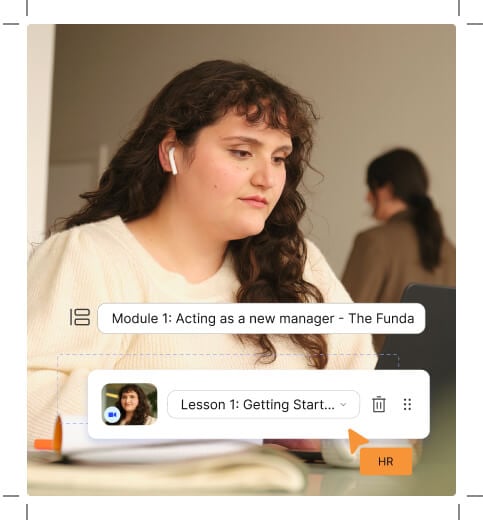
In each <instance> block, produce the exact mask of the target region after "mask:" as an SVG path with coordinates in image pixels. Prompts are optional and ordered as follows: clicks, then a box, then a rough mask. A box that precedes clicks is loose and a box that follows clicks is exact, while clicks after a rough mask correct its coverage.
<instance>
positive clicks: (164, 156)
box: [158, 129, 177, 173]
mask: <svg viewBox="0 0 483 520" xmlns="http://www.w3.org/2000/svg"><path fill="white" fill-rule="evenodd" d="M176 143H177V141H176V132H175V131H174V130H173V129H170V130H168V133H167V134H166V135H165V136H164V138H163V140H162V141H161V142H160V143H159V146H158V157H159V163H160V164H161V167H162V168H163V170H164V171H165V172H172V173H173V166H174V165H173V164H172V161H170V158H169V150H170V149H171V148H173V147H175V146H176Z"/></svg>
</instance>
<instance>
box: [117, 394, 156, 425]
mask: <svg viewBox="0 0 483 520" xmlns="http://www.w3.org/2000/svg"><path fill="white" fill-rule="evenodd" d="M115 406H116V408H117V409H118V410H120V412H121V418H120V419H119V422H117V423H115V424H120V425H130V424H153V423H154V422H155V419H154V417H152V416H151V415H150V413H151V406H150V404H149V401H148V398H147V397H146V394H145V393H144V391H143V389H142V388H141V387H140V386H139V385H134V384H127V385H124V386H123V387H122V388H121V389H120V390H119V399H118V400H117V402H116V404H115Z"/></svg>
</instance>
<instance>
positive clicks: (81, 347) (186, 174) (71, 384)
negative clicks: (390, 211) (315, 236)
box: [29, 60, 376, 438]
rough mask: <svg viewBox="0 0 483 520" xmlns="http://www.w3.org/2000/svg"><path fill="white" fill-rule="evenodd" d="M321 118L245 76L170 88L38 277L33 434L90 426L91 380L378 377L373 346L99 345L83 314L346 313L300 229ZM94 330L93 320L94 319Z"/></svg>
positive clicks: (342, 342) (250, 341)
mask: <svg viewBox="0 0 483 520" xmlns="http://www.w3.org/2000/svg"><path fill="white" fill-rule="evenodd" d="M314 121H315V116H314V112H313V109H312V106H311V105H310V103H309V102H307V101H306V100H305V99H304V98H303V97H301V96H300V95H299V94H297V93H296V92H294V91H293V90H291V89H290V88H288V87H286V86H284V85H282V84H281V83H279V82H278V81H276V80H274V79H273V78H271V77H269V76H267V75H266V74H264V73H263V72H261V71H259V70H256V69H254V68H252V67H250V66H248V65H244V64H239V63H232V62H228V61H221V60H216V61H209V62H204V63H201V64H199V65H197V66H195V67H193V68H191V69H189V70H185V71H184V72H182V73H180V74H179V75H177V76H176V77H175V78H174V79H172V80H171V81H170V82H169V83H168V84H167V85H166V86H165V87H164V88H163V89H162V90H161V91H160V92H159V94H158V95H157V96H156V97H155V98H154V99H153V100H152V102H151V103H150V104H149V106H148V107H147V110H146V113H145V115H144V117H143V119H142V121H141V122H140V124H139V126H138V127H137V128H136V129H135V130H134V132H133V133H132V134H131V136H130V137H129V138H128V139H127V140H126V142H125V143H124V144H123V145H122V146H121V148H120V149H119V150H118V151H117V153H116V154H115V155H114V157H113V159H112V160H111V162H110V164H109V166H108V168H107V170H106V171H105V173H104V175H103V176H102V178H101V180H100V185H99V188H98V189H97V190H96V191H94V192H90V193H86V194H84V195H83V198H84V199H85V200H86V205H85V207H84V208H83V209H82V210H81V211H79V212H78V213H76V214H74V215H73V216H71V217H69V218H67V219H66V220H65V222H64V226H63V227H64V230H63V231H62V232H60V233H57V234H54V235H53V236H51V237H50V238H49V239H48V240H47V241H46V242H45V243H43V244H42V245H41V246H40V247H39V248H38V249H37V250H36V251H35V253H34V255H33V256H32V258H31V261H30V269H29V340H30V345H29V368H30V375H29V411H30V416H29V417H30V420H29V426H30V428H29V430H30V437H31V438H32V437H33V438H35V437H45V436H46V435H48V434H49V433H50V431H51V428H52V424H53V421H54V418H55V415H56V413H59V412H60V413H63V414H75V415H82V414H85V410H86V404H85V402H84V401H85V398H84V396H85V390H84V388H85V384H86V377H87V374H88V372H89V370H91V369H95V368H98V369H99V368H104V369H157V368H159V369H179V368H181V369H182V368H190V369H191V368H198V369H203V368H206V369H255V368H258V369H288V368H290V369H309V368H312V369H314V368H315V369H323V368H326V369H347V368H373V367H374V365H375V362H376V358H375V356H374V353H373V348H372V344H371V341H370V337H369V336H368V335H352V334H343V335H337V336H336V335H334V336H330V335H329V336H322V335H311V334H305V335H304V334H299V335H291V336H276V335H275V336H268V335H264V334H260V335H246V336H241V337H240V336H236V335H226V334H202V335H194V334H178V335H166V334H163V335H156V334H146V335H135V334H133V335H131V334H126V335H118V334H101V333H100V332H99V331H98V330H97V327H96V324H95V323H92V321H91V325H90V326H82V327H73V326H71V325H70V324H69V312H70V311H71V310H72V309H77V308H86V309H89V310H90V312H91V318H92V316H93V315H95V313H96V310H97V307H98V306H99V305H100V304H101V303H105V302H121V303H122V302H126V303H127V302H139V303H143V302H170V303H175V302H199V303H203V302H274V303H276V302H292V303H294V302H300V303H304V302H348V301H350V298H349V296H348V294H347V293H346V291H345V290H344V288H343V287H342V285H341V283H340V282H339V281H338V280H337V278H336V277H335V275H334V273H333V272H332V270H331V269H330V267H329V266H328V264H327V262H326V260H325V258H324V257H323V255H322V254H321V253H320V251H319V250H318V249H317V248H316V247H315V245H313V244H312V243H311V242H309V241H307V240H305V239H304V237H303V235H302V232H301V231H300V229H299V222H300V219H301V218H302V216H303V214H304V211H305V203H304V200H303V198H302V196H301V195H300V193H299V192H298V186H299V184H300V181H301V179H302V175H303V172H304V169H305V168H307V167H308V166H309V158H310V152H311V149H312V144H313V141H312V133H313V123H314ZM94 318H95V316H94Z"/></svg>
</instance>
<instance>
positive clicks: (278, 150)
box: [221, 135, 292, 153]
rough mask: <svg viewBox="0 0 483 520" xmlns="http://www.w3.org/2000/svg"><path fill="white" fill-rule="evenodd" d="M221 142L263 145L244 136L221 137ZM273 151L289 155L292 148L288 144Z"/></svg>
mask: <svg viewBox="0 0 483 520" xmlns="http://www.w3.org/2000/svg"><path fill="white" fill-rule="evenodd" d="M221 140H222V141H234V140H238V141H242V142H244V143H248V144H253V145H256V146H261V145H263V143H262V142H261V141H259V140H258V139H255V138H253V137H248V136H246V135H231V136H228V137H223V138H222V139H221ZM274 151H275V152H287V153H290V152H291V151H292V146H291V145H289V144H284V145H282V146H279V147H277V148H276V149H275V150H274Z"/></svg>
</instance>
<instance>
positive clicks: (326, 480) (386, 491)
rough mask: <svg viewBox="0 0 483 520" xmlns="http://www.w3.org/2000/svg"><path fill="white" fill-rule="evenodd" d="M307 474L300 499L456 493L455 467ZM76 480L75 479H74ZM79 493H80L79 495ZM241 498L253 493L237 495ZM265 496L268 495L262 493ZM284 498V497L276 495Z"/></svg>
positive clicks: (31, 486) (44, 487) (57, 491)
mask: <svg viewBox="0 0 483 520" xmlns="http://www.w3.org/2000/svg"><path fill="white" fill-rule="evenodd" d="M46 464H48V463H46V462H39V461H35V460H29V462H28V466H29V473H30V475H32V474H34V472H35V471H36V470H38V469H42V470H45V465H46ZM306 464H307V469H308V472H309V475H308V484H307V487H306V489H305V490H304V492H302V493H299V494H300V495H307V496H322V495H324V496H348V495H362V496H382V495H389V496H396V495H410V496H411V495H427V496H428V495H429V496H434V495H453V494H454V493H455V472H456V469H455V464H452V463H435V462H431V461H430V462H424V460H423V461H421V463H420V464H419V465H418V466H416V467H415V468H414V471H413V474H412V475H410V476H406V477H388V476H372V477H367V476H363V475H361V474H360V473H359V470H357V469H345V468H335V467H331V466H328V465H326V464H323V463H306ZM48 470H49V471H50V472H55V471H56V465H55V464H49V467H48ZM72 471H73V473H74V475H75V472H76V468H75V466H72ZM123 471H129V469H126V468H122V469H120V471H119V478H122V472H123ZM74 480H75V479H74ZM80 491H82V492H80ZM28 493H29V495H50V496H52V495H54V496H58V495H81V496H85V495H89V496H91V495H98V494H101V495H116V494H121V495H122V494H124V493H119V492H116V489H115V483H113V488H112V489H110V490H109V491H108V492H106V491H104V492H103V493H97V492H96V489H95V483H94V482H93V485H92V489H82V490H76V487H75V484H73V485H72V486H65V485H54V484H51V483H49V481H48V479H45V480H44V481H42V484H39V482H38V480H37V481H36V482H35V483H32V482H31V481H29V483H28ZM137 494H139V495H193V494H194V495H199V494H209V495H220V494H229V495H234V494H237V493H233V492H230V493H217V492H216V491H215V490H214V491H213V492H209V493H205V492H203V493H196V492H192V491H191V492H187V491H183V490H182V489H180V490H175V491H174V492H173V490H169V491H168V492H166V491H165V492H163V489H150V490H146V492H143V493H137ZM239 494H242V495H247V494H250V495H252V494H253V493H246V492H245V493H239ZM261 494H264V495H265V494H267V493H261ZM276 494H283V493H276Z"/></svg>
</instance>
